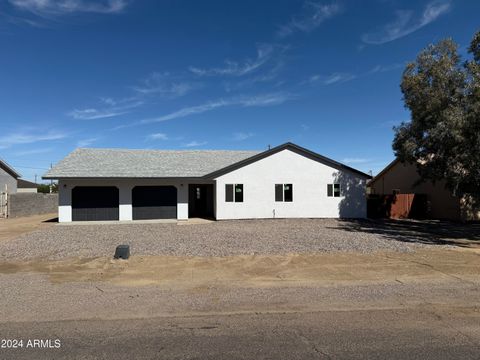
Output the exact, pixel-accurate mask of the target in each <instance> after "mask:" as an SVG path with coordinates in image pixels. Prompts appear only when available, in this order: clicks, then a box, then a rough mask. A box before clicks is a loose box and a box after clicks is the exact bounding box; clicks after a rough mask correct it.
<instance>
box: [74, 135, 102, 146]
mask: <svg viewBox="0 0 480 360" xmlns="http://www.w3.org/2000/svg"><path fill="white" fill-rule="evenodd" d="M99 139H100V138H99V137H91V138H87V139H81V140H79V141H78V142H77V147H80V148H81V147H87V146H89V145H91V144H93V143H94V142H97V141H98V140H99Z"/></svg>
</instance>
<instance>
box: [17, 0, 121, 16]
mask: <svg viewBox="0 0 480 360" xmlns="http://www.w3.org/2000/svg"><path fill="white" fill-rule="evenodd" d="M8 1H9V2H10V4H12V5H13V6H14V7H15V8H17V9H19V10H23V11H28V12H30V13H32V14H35V15H38V16H42V17H49V16H58V15H65V14H73V13H99V14H114V13H119V12H121V11H122V10H123V9H125V7H126V6H127V1H125V0H104V1H93V0H92V1H85V0H8Z"/></svg>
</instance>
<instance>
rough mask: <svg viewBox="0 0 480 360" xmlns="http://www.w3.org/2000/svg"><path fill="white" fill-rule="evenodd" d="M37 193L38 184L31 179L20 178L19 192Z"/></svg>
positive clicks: (18, 183)
mask: <svg viewBox="0 0 480 360" xmlns="http://www.w3.org/2000/svg"><path fill="white" fill-rule="evenodd" d="M26 192H28V193H36V192H37V184H35V183H34V182H31V181H27V180H23V179H18V180H17V193H26Z"/></svg>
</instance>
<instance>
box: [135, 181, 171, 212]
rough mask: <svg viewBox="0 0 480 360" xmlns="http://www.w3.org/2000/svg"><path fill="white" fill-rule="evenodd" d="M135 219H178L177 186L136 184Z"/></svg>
mask: <svg viewBox="0 0 480 360" xmlns="http://www.w3.org/2000/svg"><path fill="white" fill-rule="evenodd" d="M132 207H133V214H132V216H133V220H147V219H176V218H177V188H176V187H175V186H136V187H134V188H133V190H132Z"/></svg>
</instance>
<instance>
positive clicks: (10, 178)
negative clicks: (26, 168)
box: [0, 159, 20, 194]
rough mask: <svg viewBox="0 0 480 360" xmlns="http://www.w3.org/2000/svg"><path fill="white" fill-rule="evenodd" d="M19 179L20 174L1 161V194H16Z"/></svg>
mask: <svg viewBox="0 0 480 360" xmlns="http://www.w3.org/2000/svg"><path fill="white" fill-rule="evenodd" d="M19 177H20V174H19V173H18V172H16V171H15V169H14V168H12V167H11V166H10V165H8V164H7V163H6V162H5V161H3V160H2V159H0V193H8V194H13V193H16V192H17V179H18V178H19Z"/></svg>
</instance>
